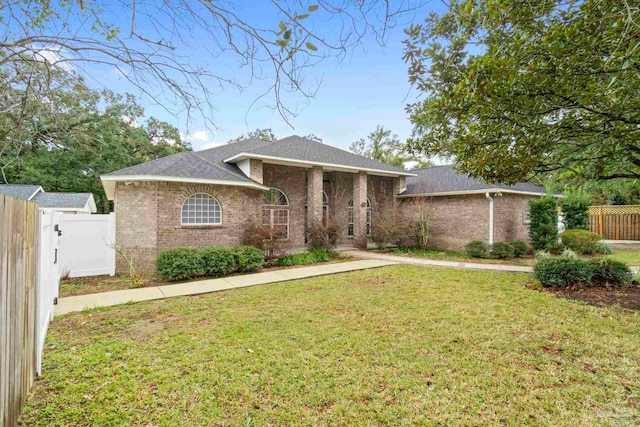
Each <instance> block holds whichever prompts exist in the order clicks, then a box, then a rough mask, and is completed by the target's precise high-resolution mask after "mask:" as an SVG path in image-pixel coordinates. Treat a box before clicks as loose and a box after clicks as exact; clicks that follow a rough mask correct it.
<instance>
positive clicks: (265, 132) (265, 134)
mask: <svg viewBox="0 0 640 427" xmlns="http://www.w3.org/2000/svg"><path fill="white" fill-rule="evenodd" d="M249 138H258V139H261V140H263V141H269V142H271V141H276V140H277V139H278V137H277V136H276V135H275V134H274V133H273V131H272V130H271V128H265V129H260V128H258V129H256V130H254V131H252V132H247V133H246V134H242V135H240V136H238V137H235V138H233V139H230V140H229V141H227V144H233V143H234V142H240V141H244V140H245V139H249Z"/></svg>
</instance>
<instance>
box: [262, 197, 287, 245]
mask: <svg viewBox="0 0 640 427" xmlns="http://www.w3.org/2000/svg"><path fill="white" fill-rule="evenodd" d="M262 197H263V200H264V205H263V206H262V225H268V226H270V227H271V229H272V230H274V231H275V233H276V235H277V236H278V237H279V238H281V239H284V240H286V239H289V199H288V198H287V196H286V194H284V193H283V192H282V191H280V190H279V189H277V188H271V189H270V190H264V191H263V192H262Z"/></svg>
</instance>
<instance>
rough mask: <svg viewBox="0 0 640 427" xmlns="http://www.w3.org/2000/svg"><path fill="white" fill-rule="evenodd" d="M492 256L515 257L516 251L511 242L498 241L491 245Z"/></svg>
mask: <svg viewBox="0 0 640 427" xmlns="http://www.w3.org/2000/svg"><path fill="white" fill-rule="evenodd" d="M491 256H492V257H493V258H513V257H514V256H515V251H514V249H513V246H511V245H510V244H509V243H505V242H496V243H494V244H493V245H491Z"/></svg>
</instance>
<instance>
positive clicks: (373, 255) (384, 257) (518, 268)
mask: <svg viewBox="0 0 640 427" xmlns="http://www.w3.org/2000/svg"><path fill="white" fill-rule="evenodd" d="M345 253H347V254H349V255H351V256H352V257H355V258H362V259H376V260H380V261H389V262H394V263H398V264H415V265H426V266H431V267H449V268H461V269H465V270H490V271H510V272H515V273H530V272H532V271H533V267H530V266H526V265H507V264H481V263H478V262H458V261H442V260H436V259H428V258H417V257H410V256H399V255H389V254H381V253H379V252H372V251H362V250H350V251H346V252H345Z"/></svg>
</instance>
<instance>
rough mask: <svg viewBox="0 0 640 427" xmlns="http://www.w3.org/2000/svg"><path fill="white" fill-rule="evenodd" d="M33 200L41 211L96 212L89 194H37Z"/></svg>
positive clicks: (91, 196) (91, 195)
mask: <svg viewBox="0 0 640 427" xmlns="http://www.w3.org/2000/svg"><path fill="white" fill-rule="evenodd" d="M33 200H34V201H35V202H37V203H38V205H40V207H41V208H43V209H58V210H78V211H81V210H86V211H88V212H95V211H96V207H95V202H94V201H93V194H91V193H38V194H37V195H36V196H35V197H34V198H33Z"/></svg>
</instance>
